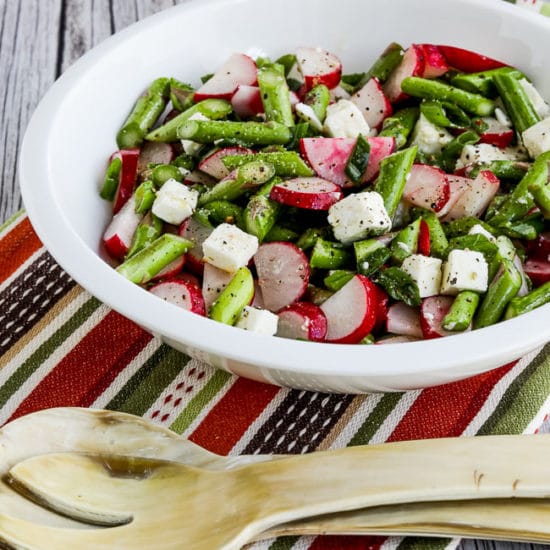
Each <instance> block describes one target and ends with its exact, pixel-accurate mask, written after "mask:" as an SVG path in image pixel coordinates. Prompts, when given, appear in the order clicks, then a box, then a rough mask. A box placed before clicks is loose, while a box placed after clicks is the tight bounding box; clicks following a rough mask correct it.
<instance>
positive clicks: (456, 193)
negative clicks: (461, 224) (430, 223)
mask: <svg viewBox="0 0 550 550" xmlns="http://www.w3.org/2000/svg"><path fill="white" fill-rule="evenodd" d="M447 181H448V182H449V199H448V200H447V203H446V204H445V205H444V206H443V208H442V209H441V210H440V211H439V212H438V213H437V216H438V217H439V218H441V220H443V221H448V220H447V216H448V215H449V213H450V212H451V210H452V209H453V207H454V205H455V204H456V203H457V201H458V200H459V199H460V197H462V195H463V194H464V193H465V192H466V190H467V189H468V187H470V183H471V181H472V180H471V179H470V178H465V177H464V176H453V175H451V174H447ZM451 219H454V218H451Z"/></svg>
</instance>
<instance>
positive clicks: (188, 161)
mask: <svg viewBox="0 0 550 550" xmlns="http://www.w3.org/2000/svg"><path fill="white" fill-rule="evenodd" d="M170 164H171V166H175V167H176V168H183V169H184V170H187V171H188V172H191V171H193V170H194V169H195V168H196V164H197V163H196V161H195V159H194V158H193V157H192V156H191V155H188V154H187V153H182V154H181V155H178V156H177V157H176V158H175V159H174V160H173V161H172V162H171V163H170Z"/></svg>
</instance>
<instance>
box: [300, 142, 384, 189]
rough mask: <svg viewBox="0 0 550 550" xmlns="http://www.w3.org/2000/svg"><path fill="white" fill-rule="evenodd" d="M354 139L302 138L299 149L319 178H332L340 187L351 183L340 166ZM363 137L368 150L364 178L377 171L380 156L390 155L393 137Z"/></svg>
mask: <svg viewBox="0 0 550 550" xmlns="http://www.w3.org/2000/svg"><path fill="white" fill-rule="evenodd" d="M355 141H356V140H355V139H354V138H302V139H301V140H300V152H301V153H302V156H303V157H304V158H305V159H306V160H307V161H308V163H309V165H310V166H311V167H312V168H313V170H314V171H315V173H316V174H317V175H318V176H319V177H320V178H323V179H326V180H328V181H332V182H333V183H335V184H336V185H339V186H340V187H353V185H354V184H353V182H352V181H351V180H350V179H349V178H348V177H347V176H346V173H345V171H344V170H345V168H346V163H347V162H348V159H349V156H350V155H351V152H352V151H353V146H354V145H355ZM367 141H368V142H369V145H370V154H369V162H368V165H367V170H366V172H365V177H364V181H365V182H369V181H371V180H373V179H374V178H375V177H376V176H377V175H378V172H379V171H380V163H381V162H382V159H384V158H385V157H387V156H388V155H391V153H393V150H394V148H395V140H394V139H393V138H391V137H374V138H368V139H367Z"/></svg>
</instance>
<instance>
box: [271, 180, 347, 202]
mask: <svg viewBox="0 0 550 550" xmlns="http://www.w3.org/2000/svg"><path fill="white" fill-rule="evenodd" d="M343 196H344V194H343V193H342V189H340V187H339V186H338V185H336V184H335V183H332V182H331V181H328V180H324V179H322V178H315V177H309V178H308V177H304V178H293V179H290V180H286V181H282V182H281V183H278V184H277V185H274V186H273V187H272V189H271V193H270V194H269V198H270V199H271V200H273V201H276V202H279V203H281V204H286V205H287V206H295V207H296V208H305V209H306V210H328V209H329V208H330V207H331V206H332V205H333V204H335V203H337V202H338V201H339V200H340V199H341V198H342V197H343Z"/></svg>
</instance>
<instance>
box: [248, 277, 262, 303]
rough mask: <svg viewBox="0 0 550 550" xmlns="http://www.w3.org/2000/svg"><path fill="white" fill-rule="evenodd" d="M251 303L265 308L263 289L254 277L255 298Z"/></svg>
mask: <svg viewBox="0 0 550 550" xmlns="http://www.w3.org/2000/svg"><path fill="white" fill-rule="evenodd" d="M250 305H251V306H252V307H257V308H258V309H265V304H264V297H263V296H262V289H261V288H260V284H259V283H258V281H257V280H256V279H254V298H252V302H251V304H250Z"/></svg>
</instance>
